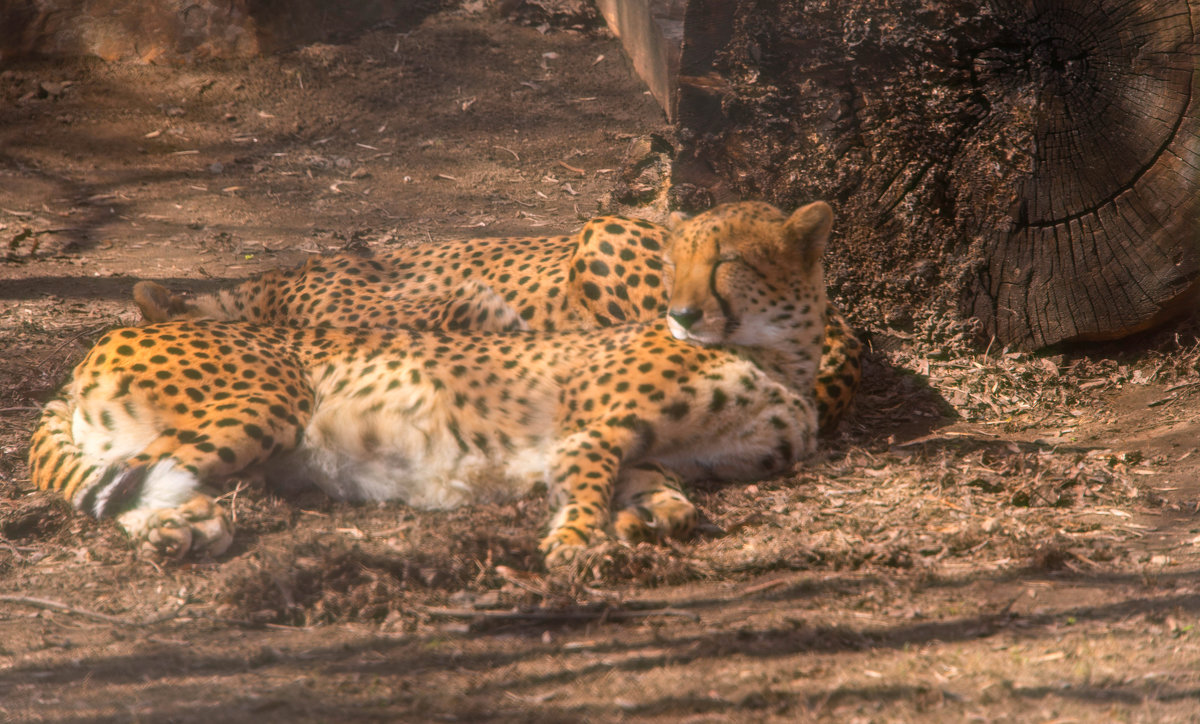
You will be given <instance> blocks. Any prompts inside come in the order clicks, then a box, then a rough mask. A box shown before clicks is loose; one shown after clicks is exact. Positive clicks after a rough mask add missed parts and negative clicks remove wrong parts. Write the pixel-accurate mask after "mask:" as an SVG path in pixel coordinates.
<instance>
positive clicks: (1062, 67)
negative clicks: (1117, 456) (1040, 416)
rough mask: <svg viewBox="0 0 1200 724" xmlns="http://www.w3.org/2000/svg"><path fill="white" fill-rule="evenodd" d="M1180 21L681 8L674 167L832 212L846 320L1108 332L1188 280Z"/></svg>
mask: <svg viewBox="0 0 1200 724" xmlns="http://www.w3.org/2000/svg"><path fill="white" fill-rule="evenodd" d="M1197 29H1200V0H1009V1H1007V2H1005V1H1003V0H993V2H960V1H956V0H884V1H883V2H877V1H876V2H869V1H867V0H841V1H839V0H690V2H689V5H688V7H687V12H686V14H685V19H684V41H683V47H682V55H681V59H680V71H679V78H678V89H677V92H678V101H677V102H678V125H679V127H680V134H681V138H682V139H683V150H682V152H681V154H680V157H679V158H678V159H677V163H676V167H675V182H676V184H677V185H678V186H679V188H680V189H682V190H683V193H684V194H685V195H686V193H687V191H688V190H689V189H692V188H694V187H700V188H707V189H710V190H712V191H713V193H714V195H715V197H716V198H717V199H722V198H730V197H742V198H764V199H767V200H770V201H773V202H775V203H777V204H780V205H783V206H794V205H796V204H797V203H799V202H802V201H805V200H808V199H812V198H825V199H829V200H831V201H833V202H834V203H836V205H837V209H838V211H839V223H838V226H839V228H840V230H841V237H840V241H839V242H837V243H835V246H834V248H833V249H832V250H831V253H830V256H829V258H828V263H829V267H830V279H831V286H832V287H833V289H834V291H835V292H837V293H839V294H840V296H842V297H843V298H844V301H846V302H848V306H849V307H850V308H851V309H852V310H853V309H855V308H858V309H859V316H860V318H861V317H862V315H871V316H876V315H878V316H880V317H884V318H889V319H890V321H892V322H893V323H900V322H903V320H904V317H905V316H906V315H907V314H910V313H911V311H910V309H909V306H908V305H912V306H913V307H916V306H918V305H931V304H937V303H938V302H939V300H940V301H942V302H945V301H946V300H947V299H951V300H952V301H953V303H954V305H956V306H957V308H958V311H959V312H960V313H962V314H963V315H964V316H976V317H978V318H979V319H980V320H981V322H982V323H983V327H984V330H985V331H986V332H988V333H990V334H992V335H995V337H996V338H997V339H998V340H999V341H1001V342H1002V343H1005V344H1012V345H1016V346H1020V347H1026V348H1036V347H1042V346H1045V345H1049V344H1053V343H1056V342H1060V341H1063V340H1073V339H1099V338H1113V337H1119V336H1122V335H1125V334H1128V333H1131V332H1133V331H1137V330H1139V329H1143V328H1145V327H1147V326H1149V325H1152V324H1154V323H1156V322H1157V321H1159V320H1160V319H1162V318H1164V317H1165V316H1166V315H1169V314H1171V313H1172V312H1174V311H1176V310H1178V309H1180V308H1181V307H1182V306H1183V305H1185V304H1189V303H1190V302H1191V301H1192V300H1193V299H1194V298H1195V295H1196V291H1197V288H1198V284H1197V280H1198V278H1200V71H1198V69H1197V64H1198V62H1200V49H1198V44H1197Z"/></svg>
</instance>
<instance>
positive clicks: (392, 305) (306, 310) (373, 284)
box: [134, 216, 862, 431]
mask: <svg viewBox="0 0 1200 724" xmlns="http://www.w3.org/2000/svg"><path fill="white" fill-rule="evenodd" d="M669 233H670V232H669V230H668V229H667V228H665V227H663V226H660V225H658V224H653V223H651V222H649V221H644V220H640V219H626V218H623V217H619V216H602V217H599V218H596V219H592V220H591V221H589V222H588V223H586V224H585V225H584V226H583V228H582V229H581V230H580V231H579V232H578V233H576V234H574V235H571V236H555V237H540V238H482V239H462V240H455V241H448V242H444V243H439V244H416V245H411V246H406V247H402V248H399V249H393V250H387V251H378V252H367V253H366V254H355V253H340V254H335V255H331V256H324V257H315V258H312V259H309V260H308V261H307V262H306V263H305V264H304V265H303V266H301V267H299V268H297V269H280V270H272V271H268V272H265V273H263V274H261V275H259V276H256V277H254V278H252V279H250V280H248V281H246V282H243V283H241V284H239V285H237V286H235V287H232V288H230V289H225V290H221V291H219V292H217V293H215V294H204V295H199V296H197V297H196V298H195V299H187V298H184V297H181V296H179V295H176V294H172V293H171V292H169V291H168V290H167V289H165V288H164V287H162V286H160V285H158V284H155V283H153V282H142V283H139V284H138V285H137V286H135V287H134V299H135V301H136V302H137V304H138V306H139V307H140V308H141V310H142V314H143V316H144V317H145V318H146V320H147V321H149V322H165V321H169V320H174V319H198V318H206V319H216V320H230V321H232V320H244V321H249V322H261V323H264V324H287V325H295V326H308V325H326V326H334V327H358V326H367V327H375V328H385V329H386V328H395V327H398V326H406V327H413V328H416V329H430V328H432V329H449V330H463V331H466V330H479V331H486V330H496V331H506V330H514V329H524V328H526V327H528V328H531V329H545V330H550V331H554V330H567V329H589V328H597V327H609V326H612V325H614V324H621V323H625V322H636V321H650V320H653V319H661V318H663V316H664V315H665V314H666V305H667V290H668V289H669V287H670V281H671V267H670V266H669V265H664V264H663V258H662V255H663V248H664V246H665V244H666V240H667V237H668V235H669ZM732 291H734V292H737V290H732ZM510 305H511V306H510ZM861 353H862V346H861V345H860V344H859V341H858V339H857V338H856V337H855V336H854V333H853V331H851V329H850V327H849V324H847V322H846V320H845V318H844V317H843V316H842V315H841V313H840V312H838V310H837V309H834V308H833V307H829V311H828V315H827V317H826V320H825V340H824V347H823V350H822V353H821V364H820V368H819V369H820V372H819V374H818V376H817V380H816V399H817V412H818V417H819V419H820V422H821V429H822V430H823V431H831V430H833V429H835V428H836V427H837V424H838V422H839V420H840V419H841V417H842V415H843V413H844V412H845V411H846V409H847V408H848V406H849V405H850V403H851V401H852V400H853V397H854V394H855V391H856V390H857V389H858V385H859V378H860V359H859V358H860V356H861Z"/></svg>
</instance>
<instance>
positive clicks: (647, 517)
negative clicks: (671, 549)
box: [613, 464, 698, 544]
mask: <svg viewBox="0 0 1200 724" xmlns="http://www.w3.org/2000/svg"><path fill="white" fill-rule="evenodd" d="M680 488H681V482H680V480H679V477H678V476H676V475H675V474H674V473H672V472H670V471H668V470H665V469H663V468H662V467H661V466H659V465H656V464H644V465H637V466H634V467H631V468H627V469H624V470H622V471H621V474H620V476H618V478H617V486H616V490H615V491H614V501H613V502H614V506H613V507H614V508H615V509H616V515H615V516H614V518H613V529H614V530H615V532H616V534H617V538H619V539H620V540H622V541H624V542H626V543H630V544H636V543H641V542H643V541H646V542H652V543H662V542H663V541H664V540H666V539H668V538H674V539H676V540H681V539H684V538H687V537H689V536H690V535H691V534H692V531H693V530H695V528H696V521H697V518H698V514H697V512H696V506H695V505H693V504H692V501H690V500H688V499H687V496H685V495H684V494H683V491H682V490H681V489H680Z"/></svg>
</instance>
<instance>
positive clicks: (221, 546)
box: [121, 495, 233, 558]
mask: <svg viewBox="0 0 1200 724" xmlns="http://www.w3.org/2000/svg"><path fill="white" fill-rule="evenodd" d="M121 523H122V525H124V526H125V528H126V530H129V531H130V533H131V534H133V535H134V537H135V538H136V539H138V540H139V541H140V548H141V550H142V551H143V552H144V553H148V554H150V555H153V556H156V557H162V558H183V557H184V556H187V555H191V556H194V557H211V556H219V555H221V554H222V553H224V552H225V551H226V550H228V549H229V546H230V544H232V543H233V526H232V525H231V524H230V522H229V517H228V516H227V515H226V514H225V510H224V508H222V507H221V506H220V505H218V504H217V503H216V502H215V501H214V500H213V499H212V498H210V497H208V496H207V495H196V496H195V497H193V498H192V499H191V500H189V501H188V502H186V503H184V504H183V505H180V506H178V507H175V508H162V509H159V510H153V511H131V512H130V513H127V514H126V515H125V516H122V519H121Z"/></svg>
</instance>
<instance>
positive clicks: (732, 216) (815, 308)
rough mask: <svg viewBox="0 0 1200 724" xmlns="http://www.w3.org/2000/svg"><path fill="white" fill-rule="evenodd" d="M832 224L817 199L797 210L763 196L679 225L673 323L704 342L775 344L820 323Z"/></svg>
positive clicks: (672, 254)
mask: <svg viewBox="0 0 1200 724" xmlns="http://www.w3.org/2000/svg"><path fill="white" fill-rule="evenodd" d="M832 225H833V211H832V209H830V208H829V204H827V203H825V202H824V201H817V202H814V203H811V204H809V205H807V206H804V207H801V208H800V209H798V210H796V211H795V212H794V213H793V214H792V215H791V216H787V215H785V214H783V213H782V212H781V211H779V210H778V209H776V208H775V207H773V206H771V205H769V204H765V203H761V202H749V201H747V202H741V203H734V204H724V205H721V206H718V207H716V208H714V209H712V210H710V211H706V212H705V213H703V214H700V215H699V216H696V217H695V218H693V219H690V220H688V221H684V222H682V223H681V224H679V225H678V226H677V227H676V228H675V229H674V230H673V232H672V234H671V239H670V242H669V244H668V248H667V261H668V263H669V264H671V265H672V266H673V268H674V274H673V282H672V287H671V301H670V305H669V307H668V319H667V324H668V326H669V327H670V330H671V334H673V335H674V336H675V338H676V339H680V340H684V341H688V342H693V343H696V344H701V345H714V344H731V345H741V346H752V347H771V346H776V345H779V344H781V343H786V342H787V341H790V340H797V339H800V338H802V337H803V338H808V337H810V336H811V335H810V334H804V333H805V332H806V331H810V328H812V327H814V325H815V329H816V330H817V331H819V330H820V329H821V324H822V321H823V316H824V313H825V279H824V271H823V269H822V266H821V255H822V254H823V253H824V251H825V242H826V240H827V239H828V238H829V231H830V229H831V227H832Z"/></svg>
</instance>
